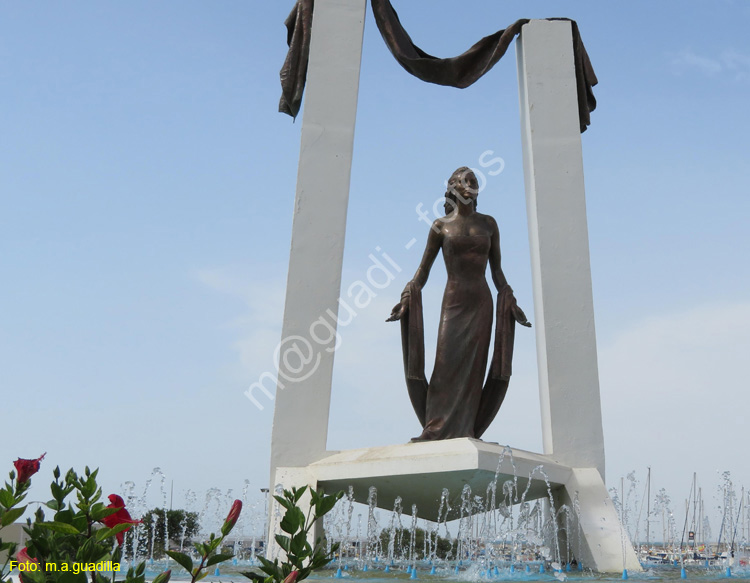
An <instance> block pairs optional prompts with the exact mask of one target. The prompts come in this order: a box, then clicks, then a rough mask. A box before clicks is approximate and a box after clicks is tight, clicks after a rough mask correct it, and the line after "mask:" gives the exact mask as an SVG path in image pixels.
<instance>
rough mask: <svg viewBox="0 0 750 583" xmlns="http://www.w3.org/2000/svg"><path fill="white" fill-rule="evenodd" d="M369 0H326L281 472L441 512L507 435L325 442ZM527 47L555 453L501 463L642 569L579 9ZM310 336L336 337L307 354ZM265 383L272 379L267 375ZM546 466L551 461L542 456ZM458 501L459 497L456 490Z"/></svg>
mask: <svg viewBox="0 0 750 583" xmlns="http://www.w3.org/2000/svg"><path fill="white" fill-rule="evenodd" d="M365 9H366V0H316V1H315V8H314V15H315V16H314V19H313V27H312V36H311V44H310V58H309V63H308V73H307V89H306V97H305V100H306V103H305V112H304V118H303V124H302V138H301V146H300V162H299V175H298V179H297V197H296V201H295V206H294V224H293V229H292V248H291V253H290V261H289V278H288V282H287V293H286V305H285V310H284V325H283V329H282V343H281V344H280V345H279V349H281V347H282V346H283V347H284V350H285V353H284V354H280V356H279V370H278V378H277V379H276V381H277V391H276V395H275V399H276V404H275V411H274V423H273V434H272V438H271V484H270V487H271V488H272V489H273V488H274V487H275V486H276V485H278V484H281V485H283V486H284V487H285V488H291V487H292V486H297V487H301V486H305V485H310V486H313V487H315V488H318V487H323V488H325V489H327V490H329V491H334V490H339V489H347V488H348V487H349V486H350V485H351V486H353V487H354V495H355V498H356V499H357V500H358V501H360V502H365V501H366V500H367V494H368V489H369V487H370V486H375V487H376V488H377V489H378V506H380V507H381V508H385V509H388V510H390V509H391V508H392V507H393V502H394V499H395V497H396V496H401V497H402V500H403V508H404V510H405V511H406V512H407V513H409V512H410V511H411V506H412V504H416V505H417V508H418V515H419V516H421V517H423V518H427V519H430V518H432V519H433V520H434V519H436V518H437V512H438V508H439V503H440V498H441V494H442V489H443V488H448V489H449V490H450V492H451V494H452V495H453V496H459V497H460V495H461V491H462V489H463V487H464V485H466V484H468V485H469V486H471V488H472V492H473V493H474V494H480V495H484V493H485V492H486V488H487V485H488V484H489V483H490V482H491V481H492V480H494V479H495V477H496V472H497V471H498V462H499V461H500V459H501V457H502V456H503V455H505V454H504V451H505V448H503V447H502V446H499V445H494V444H489V443H484V442H482V441H477V440H472V439H468V438H463V439H454V440H447V441H441V442H431V443H416V444H405V445H396V446H388V447H376V448H368V449H359V450H352V451H345V452H329V451H326V443H327V436H328V415H329V408H330V401H331V384H332V378H333V361H334V355H335V349H334V347H333V346H326V347H323V346H322V344H321V343H320V340H317V338H318V336H317V334H320V332H321V330H320V326H321V322H322V321H323V318H324V316H325V317H326V321H327V322H328V324H327V326H326V331H327V332H330V334H331V339H333V337H334V336H335V332H336V325H335V324H331V323H330V322H335V321H336V318H335V315H336V314H337V312H338V299H339V297H340V293H341V269H342V264H343V263H342V262H343V251H344V239H345V233H346V211H347V204H348V200H349V180H350V173H351V162H352V155H353V142H354V125H355V120H356V110H357V98H358V88H359V73H360V67H361V55H362V40H363V35H364V21H365ZM517 56H518V77H519V97H520V107H521V135H522V143H523V151H524V175H525V184H526V200H527V214H528V217H527V218H528V222H529V241H530V249H531V264H532V283H533V290H534V327H535V331H536V337H537V357H538V363H539V367H538V368H539V390H540V402H541V414H542V441H543V446H544V454H534V453H529V452H525V451H519V450H511V452H512V458H513V463H514V464H515V472H514V471H513V465H511V462H510V455H506V457H505V458H503V463H502V465H500V470H499V473H497V479H498V486H499V488H501V487H502V486H501V484H502V483H504V482H505V481H506V480H508V479H513V476H514V475H515V476H517V477H518V492H519V495H520V494H521V493H523V492H524V491H525V489H526V486H527V485H529V482H530V485H529V490H528V492H527V495H526V500H534V499H538V498H547V497H548V496H549V495H550V492H551V497H552V503H553V505H554V506H559V505H561V504H567V505H568V506H569V507H571V508H573V507H575V508H576V509H578V522H579V528H580V531H579V532H580V537H579V536H570V533H568V542H569V544H570V545H571V547H572V548H573V554H574V556H575V557H576V558H577V559H578V560H579V561H581V562H582V563H583V565H584V566H585V567H586V568H590V569H594V570H597V571H605V572H617V571H621V570H622V569H623V568H626V569H632V570H640V565H639V564H638V560H637V557H636V556H635V553H634V551H633V549H632V547H631V545H630V543H629V541H628V540H627V536H626V535H625V533H624V532H622V529H621V527H620V524H619V521H618V517H617V514H616V512H615V510H614V507H613V505H612V501H611V500H610V498H609V495H608V494H607V490H606V487H605V486H604V482H603V476H604V470H605V463H604V462H605V460H604V438H603V430H602V417H601V403H600V396H599V376H598V365H597V354H596V334H595V327H594V311H593V296H592V290H591V272H590V266H589V248H588V227H587V223H586V201H585V192H584V180H583V155H582V148H581V136H580V125H579V119H578V97H577V91H576V76H575V67H574V50H573V43H572V30H571V24H570V22H567V21H539V20H533V21H531V22H529V23H528V24H526V25H525V26H524V27H523V29H522V32H521V35H520V37H519V39H518V41H517ZM436 123H437V122H436ZM384 147H387V144H386V145H384ZM308 338H313V339H316V341H317V343H318V344H321V348H325V349H321V350H318V351H317V352H316V351H314V350H312V349H310V350H311V352H310V353H308V352H307V351H306V348H307V347H312V344H311V343H310V342H309V340H308ZM287 351H289V354H287ZM300 363H301V364H302V366H298V365H300ZM306 365H310V368H311V369H312V370H309V371H308V370H306V369H305V366H306ZM301 373H305V374H301ZM269 376H270V375H269ZM261 380H262V378H261ZM254 388H256V389H259V390H263V391H265V392H266V393H268V391H267V390H266V389H265V388H262V385H261V383H260V382H259V383H255V385H254ZM252 390H253V387H251V389H250V390H249V391H248V393H249V394H248V396H249V397H252ZM268 396H269V397H270V394H269V395H268ZM506 454H507V452H506ZM540 465H543V471H544V475H543V474H542V473H540V472H539V471H538V470H536V468H538V466H540ZM544 476H546V481H545V479H543V478H544ZM499 491H501V490H499ZM271 502H272V504H271V508H270V509H269V510H270V520H269V523H270V527H269V530H270V535H271V536H269V537H268V540H269V541H270V542H271V543H272V544H271V545H270V546H269V549H268V551H269V552H268V554H267V556H268V557H271V558H272V557H274V555H275V551H274V549H273V547H274V546H275V544H274V542H273V541H274V538H273V534H275V529H277V528H278V525H277V522H278V516H279V513H278V508H277V505H276V503H275V501H274V500H273V499H272V500H271ZM574 502H576V504H574ZM303 503H304V500H303ZM451 505H452V506H453V507H456V503H455V501H454V502H453V504H451ZM550 510H553V509H550ZM550 516H551V512H550ZM316 534H317V533H316ZM579 547H580V548H579ZM565 548H566V549H567V545H566V546H565ZM561 558H563V559H564V557H561Z"/></svg>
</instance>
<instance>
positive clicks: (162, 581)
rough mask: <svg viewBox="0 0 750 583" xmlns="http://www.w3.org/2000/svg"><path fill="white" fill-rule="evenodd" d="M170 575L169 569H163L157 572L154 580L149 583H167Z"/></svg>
mask: <svg viewBox="0 0 750 583" xmlns="http://www.w3.org/2000/svg"><path fill="white" fill-rule="evenodd" d="M171 576H172V572H171V571H164V572H163V573H159V574H158V575H157V576H156V577H154V580H153V581H152V582H151V583H167V581H169V578H170V577H171Z"/></svg>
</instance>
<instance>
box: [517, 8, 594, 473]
mask: <svg viewBox="0 0 750 583" xmlns="http://www.w3.org/2000/svg"><path fill="white" fill-rule="evenodd" d="M516 53H517V58H518V79H519V96H520V105H521V135H522V142H523V154H524V177H525V184H526V203H527V213H528V222H529V240H530V247H531V266H532V279H533V289H534V315H535V322H534V326H535V327H536V339H537V359H538V366H539V391H540V396H541V409H542V434H543V443H544V453H545V454H549V455H551V456H552V458H553V459H555V460H557V461H558V462H560V463H563V464H566V465H569V466H571V467H574V468H587V467H589V468H590V467H595V468H597V469H598V470H599V473H600V474H601V476H602V479H604V437H603V432H602V416H601V404H600V398H599V372H598V365H597V355H596V335H595V331H594V309H593V297H592V291H591V268H590V264H589V243H588V227H587V224H586V200H585V194H584V184H583V156H582V151H581V135H580V129H579V120H578V97H577V92H576V77H575V69H574V60H573V43H572V33H571V24H570V22H567V21H546V20H532V21H531V22H529V23H528V24H526V25H525V26H524V27H523V29H522V31H521V35H520V37H519V38H518V40H517V41H516Z"/></svg>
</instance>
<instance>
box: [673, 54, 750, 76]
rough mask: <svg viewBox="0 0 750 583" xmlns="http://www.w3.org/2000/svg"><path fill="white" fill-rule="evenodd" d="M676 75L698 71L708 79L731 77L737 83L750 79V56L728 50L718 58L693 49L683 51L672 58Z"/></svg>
mask: <svg viewBox="0 0 750 583" xmlns="http://www.w3.org/2000/svg"><path fill="white" fill-rule="evenodd" d="M670 64H671V66H672V70H673V72H674V73H675V74H677V75H681V74H684V73H687V72H690V71H697V72H698V73H700V74H702V75H706V76H708V77H716V76H729V77H731V78H733V79H734V80H735V81H744V80H747V79H750V55H748V54H745V53H741V52H739V51H736V50H734V49H727V50H725V51H723V52H722V53H721V54H719V55H718V56H708V55H699V54H697V53H695V52H693V51H692V50H691V49H683V50H682V51H680V52H678V53H673V54H672V55H671V56H670Z"/></svg>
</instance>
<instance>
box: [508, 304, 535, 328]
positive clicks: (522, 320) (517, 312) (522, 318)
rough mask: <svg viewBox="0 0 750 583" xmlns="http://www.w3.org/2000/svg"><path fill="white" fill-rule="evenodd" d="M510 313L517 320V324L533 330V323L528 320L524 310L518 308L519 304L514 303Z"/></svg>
mask: <svg viewBox="0 0 750 583" xmlns="http://www.w3.org/2000/svg"><path fill="white" fill-rule="evenodd" d="M510 312H511V314H513V318H515V320H516V322H518V323H519V324H521V326H526V327H527V328H531V322H529V320H528V318H526V314H524V313H523V310H522V309H521V308H519V307H518V304H516V303H514V304H513V307H512V308H511V310H510Z"/></svg>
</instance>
